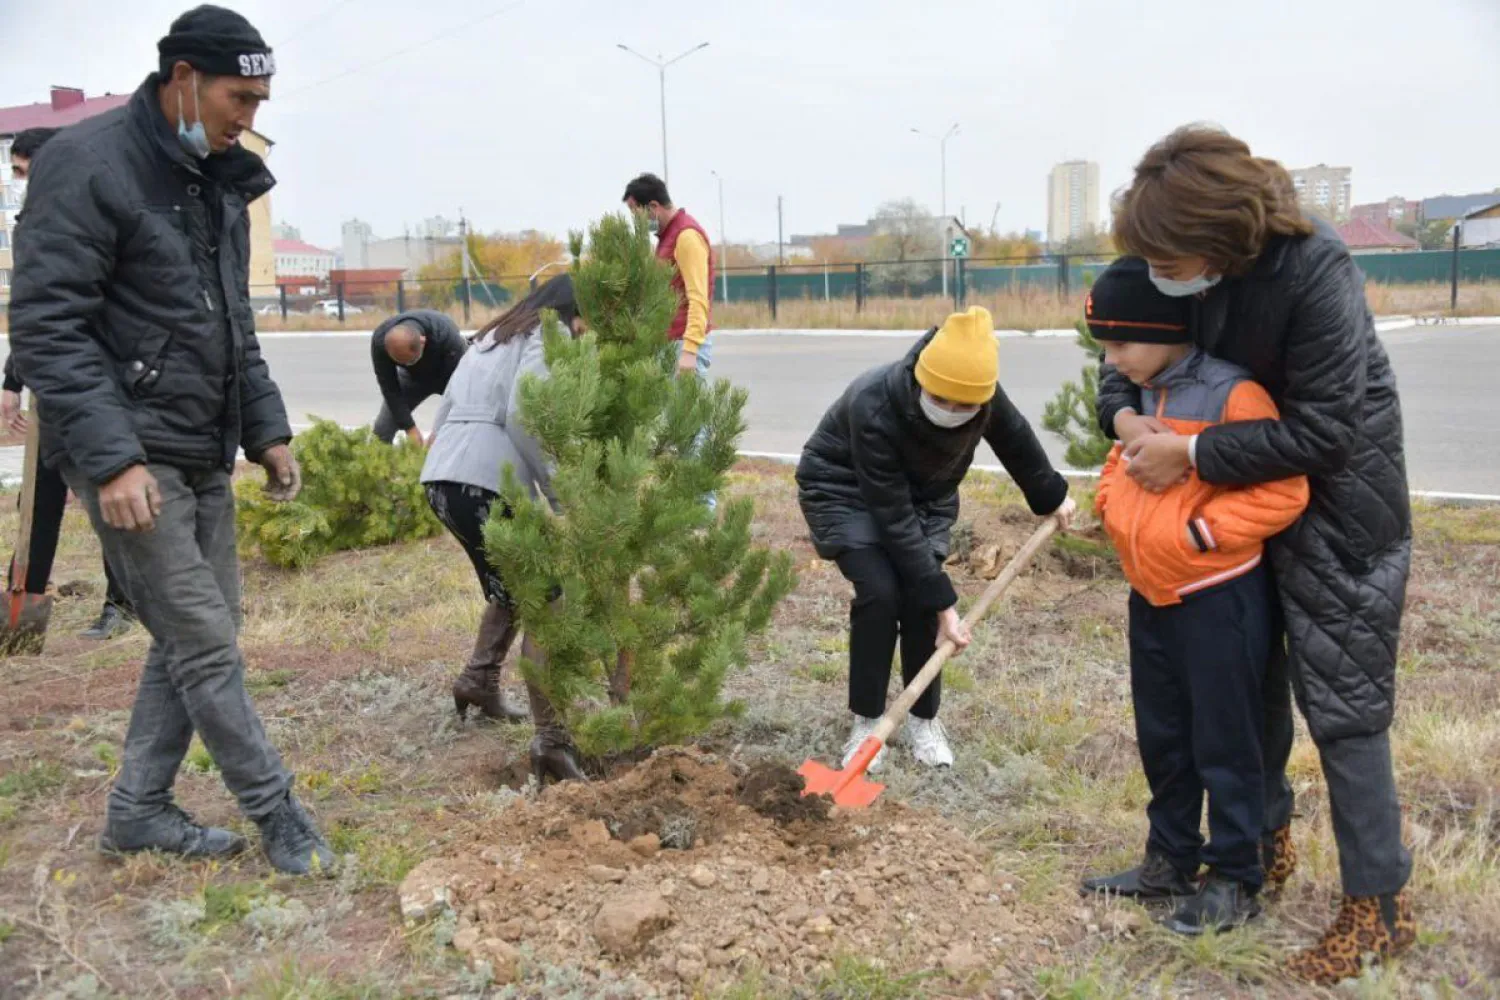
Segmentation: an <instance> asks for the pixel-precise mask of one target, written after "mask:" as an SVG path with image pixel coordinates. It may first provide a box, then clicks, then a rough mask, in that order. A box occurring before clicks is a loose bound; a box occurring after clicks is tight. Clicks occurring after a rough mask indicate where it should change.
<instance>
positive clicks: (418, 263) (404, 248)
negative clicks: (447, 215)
mask: <svg viewBox="0 0 1500 1000" xmlns="http://www.w3.org/2000/svg"><path fill="white" fill-rule="evenodd" d="M427 221H428V222H434V221H436V220H433V219H429V220H427ZM424 225H426V223H424ZM342 233H343V246H342V260H341V263H342V265H343V266H344V267H345V268H347V269H349V270H353V271H367V270H372V269H373V270H382V271H389V270H392V269H395V270H399V271H401V272H402V274H403V275H405V276H406V277H408V278H413V277H416V274H417V272H418V271H420V270H421V269H422V268H424V267H427V266H429V265H431V264H435V263H437V262H438V261H442V260H446V259H448V258H449V257H451V256H453V254H454V253H455V252H457V251H458V250H459V249H460V248H461V247H462V246H463V240H461V239H460V238H459V237H458V236H456V235H454V236H399V237H396V238H394V239H377V238H376V237H375V233H374V230H373V229H371V228H370V225H369V223H367V222H364V221H362V220H360V219H350V220H349V221H348V222H345V223H344V225H343V227H342Z"/></svg>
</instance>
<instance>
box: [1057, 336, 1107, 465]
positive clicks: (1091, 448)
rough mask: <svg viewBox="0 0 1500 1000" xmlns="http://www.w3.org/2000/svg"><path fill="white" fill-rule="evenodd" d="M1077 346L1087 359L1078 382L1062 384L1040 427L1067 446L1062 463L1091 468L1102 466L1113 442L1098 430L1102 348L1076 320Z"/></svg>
mask: <svg viewBox="0 0 1500 1000" xmlns="http://www.w3.org/2000/svg"><path fill="white" fill-rule="evenodd" d="M1077 329H1078V346H1079V347H1080V348H1082V349H1083V352H1084V353H1085V354H1087V355H1088V356H1089V358H1090V361H1091V363H1090V364H1087V365H1085V366H1084V367H1083V371H1082V373H1081V375H1080V380H1079V381H1078V382H1072V381H1069V382H1064V383H1063V384H1062V388H1061V389H1059V390H1058V392H1057V395H1056V396H1054V397H1052V399H1050V400H1048V402H1047V406H1046V409H1045V410H1043V411H1042V426H1043V427H1044V428H1046V429H1047V430H1048V431H1050V432H1052V433H1053V434H1056V435H1057V436H1058V437H1060V438H1062V439H1063V440H1064V441H1066V442H1067V443H1068V450H1067V451H1066V452H1064V453H1063V461H1065V462H1067V463H1068V465H1069V466H1070V467H1071V468H1074V469H1093V468H1097V467H1098V466H1100V465H1103V464H1104V460H1105V459H1106V458H1108V457H1109V450H1110V449H1111V448H1113V447H1114V442H1113V441H1111V440H1110V439H1109V437H1107V436H1106V435H1105V433H1104V431H1102V430H1101V429H1100V428H1099V415H1098V414H1099V411H1098V408H1097V407H1098V399H1099V365H1098V360H1099V357H1100V355H1102V354H1103V353H1104V349H1103V348H1102V347H1100V346H1099V342H1098V341H1097V340H1095V339H1094V335H1093V334H1091V333H1089V328H1088V324H1087V323H1085V322H1083V320H1079V321H1078V323H1077Z"/></svg>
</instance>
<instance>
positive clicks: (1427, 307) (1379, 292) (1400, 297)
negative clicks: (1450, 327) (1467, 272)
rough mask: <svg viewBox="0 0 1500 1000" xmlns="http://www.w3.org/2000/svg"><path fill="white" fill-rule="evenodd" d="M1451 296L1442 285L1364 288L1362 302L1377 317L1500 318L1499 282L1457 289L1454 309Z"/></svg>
mask: <svg viewBox="0 0 1500 1000" xmlns="http://www.w3.org/2000/svg"><path fill="white" fill-rule="evenodd" d="M1452 294H1453V289H1452V287H1451V286H1450V285H1448V284H1447V283H1445V282H1432V283H1429V284H1423V285H1380V284H1376V283H1375V282H1370V283H1369V284H1367V285H1366V286H1365V298H1366V300H1368V301H1369V303H1370V310H1371V311H1372V312H1373V313H1375V315H1377V316H1500V282H1495V281H1485V282H1474V283H1471V284H1462V285H1459V286H1458V308H1457V309H1452V308H1450V307H1449V304H1450V303H1451V302H1452Z"/></svg>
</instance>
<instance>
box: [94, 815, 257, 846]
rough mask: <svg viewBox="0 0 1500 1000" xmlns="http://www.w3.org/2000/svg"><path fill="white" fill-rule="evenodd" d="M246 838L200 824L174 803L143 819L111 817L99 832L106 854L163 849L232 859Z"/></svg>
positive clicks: (100, 842)
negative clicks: (116, 818) (117, 819)
mask: <svg viewBox="0 0 1500 1000" xmlns="http://www.w3.org/2000/svg"><path fill="white" fill-rule="evenodd" d="M246 846H247V845H246V842H245V838H244V837H241V836H240V835H239V834H237V833H232V832H230V831H229V830H221V829H219V828H218V827H213V826H199V825H198V824H197V823H194V822H193V818H192V817H191V816H189V815H188V814H187V813H185V812H183V811H182V810H181V809H179V808H177V807H176V806H175V805H169V806H166V807H165V808H163V809H162V811H161V812H159V813H157V814H156V815H154V816H152V817H150V818H149V819H144V820H128V821H125V820H121V821H115V820H110V821H108V822H106V823H105V826H104V832H103V833H102V834H100V835H99V850H101V851H103V852H104V853H105V854H136V853H138V852H140V851H163V852H165V853H167V854H180V855H182V856H183V857H185V858H216V859H217V858H232V857H234V856H235V855H236V854H239V853H240V852H241V851H243V850H244V849H245V847H246Z"/></svg>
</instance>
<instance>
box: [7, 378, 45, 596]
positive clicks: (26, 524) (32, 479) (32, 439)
mask: <svg viewBox="0 0 1500 1000" xmlns="http://www.w3.org/2000/svg"><path fill="white" fill-rule="evenodd" d="M26 416H27V420H26V452H25V458H24V459H23V461H22V464H21V521H20V524H19V525H17V527H16V554H15V564H14V566H13V567H12V573H11V584H10V589H11V590H13V591H15V592H17V593H25V591H26V569H27V567H28V566H29V565H30V564H31V522H32V518H33V516H34V515H35V513H36V511H35V508H36V469H37V457H38V452H39V451H40V450H41V436H42V427H41V421H39V420H38V419H37V413H36V397H35V395H33V396H32V402H31V405H30V406H29V407H27V410H26Z"/></svg>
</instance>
